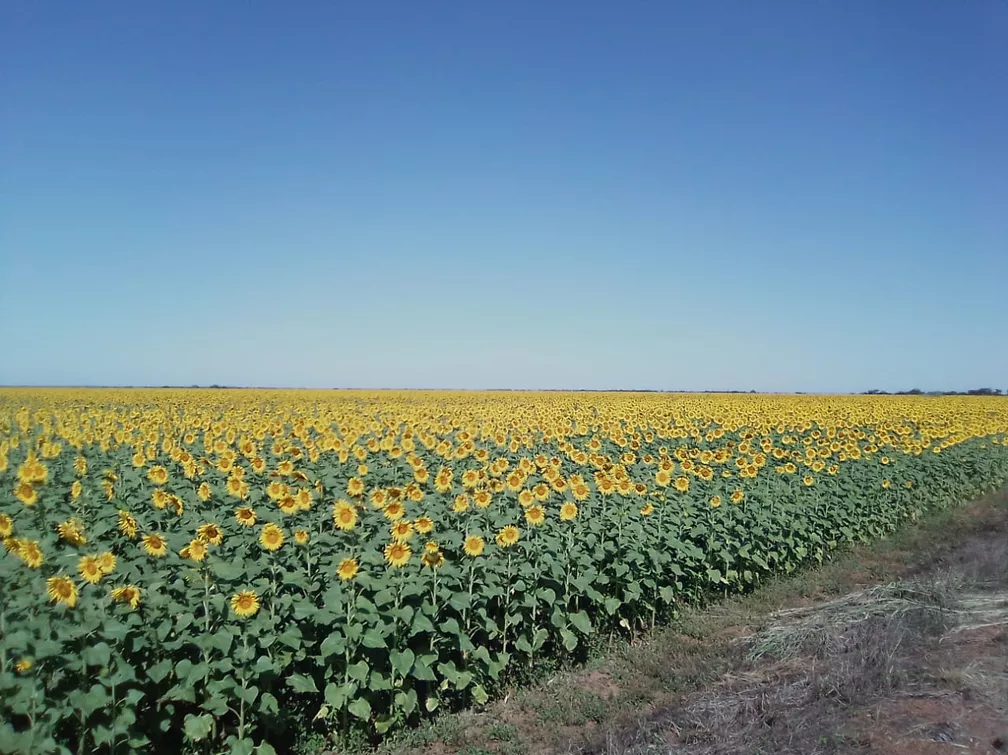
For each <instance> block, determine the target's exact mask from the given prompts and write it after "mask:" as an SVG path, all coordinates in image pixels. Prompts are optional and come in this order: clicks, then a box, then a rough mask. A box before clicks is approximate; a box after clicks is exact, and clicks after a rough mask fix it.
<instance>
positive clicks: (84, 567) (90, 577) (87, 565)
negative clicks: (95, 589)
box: [77, 556, 102, 585]
mask: <svg viewBox="0 0 1008 755" xmlns="http://www.w3.org/2000/svg"><path fill="white" fill-rule="evenodd" d="M77 572H78V573H79V574H80V575H81V577H82V578H83V579H84V581H85V582H88V583H89V584H92V585H95V584H98V582H99V580H101V578H102V570H101V566H100V565H99V564H98V559H97V558H95V557H94V556H81V558H80V560H79V561H78V562H77Z"/></svg>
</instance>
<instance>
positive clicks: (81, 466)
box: [74, 456, 87, 477]
mask: <svg viewBox="0 0 1008 755" xmlns="http://www.w3.org/2000/svg"><path fill="white" fill-rule="evenodd" d="M74 472H76V473H77V476H78V477H83V476H84V475H85V474H87V459H85V458H84V457H83V456H78V457H77V458H76V459H74Z"/></svg>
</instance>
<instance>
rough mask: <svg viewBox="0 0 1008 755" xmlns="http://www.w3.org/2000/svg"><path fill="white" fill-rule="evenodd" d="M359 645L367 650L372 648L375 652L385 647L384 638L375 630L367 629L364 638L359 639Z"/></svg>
mask: <svg viewBox="0 0 1008 755" xmlns="http://www.w3.org/2000/svg"><path fill="white" fill-rule="evenodd" d="M361 644H362V645H363V646H364V647H367V648H373V649H375V650H384V649H385V648H386V647H387V646H386V644H385V637H384V636H383V635H382V633H381V632H379V631H378V630H377V629H369V630H367V631H366V632H365V633H364V637H363V638H361Z"/></svg>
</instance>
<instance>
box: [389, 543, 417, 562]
mask: <svg viewBox="0 0 1008 755" xmlns="http://www.w3.org/2000/svg"><path fill="white" fill-rule="evenodd" d="M411 555H413V551H411V550H410V547H409V546H408V545H406V544H405V543H389V544H388V545H386V546H385V560H386V561H388V564H389V566H394V567H397V568H398V567H400V566H405V565H406V562H408V561H409V559H410V556H411Z"/></svg>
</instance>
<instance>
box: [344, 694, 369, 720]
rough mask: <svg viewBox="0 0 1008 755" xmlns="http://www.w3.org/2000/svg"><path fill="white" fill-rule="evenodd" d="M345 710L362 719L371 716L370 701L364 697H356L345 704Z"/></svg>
mask: <svg viewBox="0 0 1008 755" xmlns="http://www.w3.org/2000/svg"><path fill="white" fill-rule="evenodd" d="M347 710H348V711H350V713H351V714H353V715H354V716H356V717H357V718H359V719H361V720H362V721H367V720H368V719H369V718H371V703H369V702H368V701H367V699H366V698H363V697H358V698H357V699H356V700H354V701H353V702H352V703H350V704H349V705H348V706H347Z"/></svg>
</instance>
